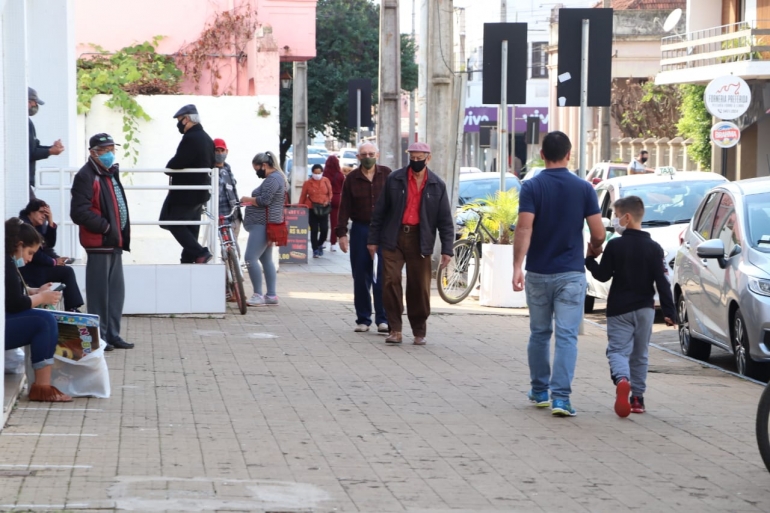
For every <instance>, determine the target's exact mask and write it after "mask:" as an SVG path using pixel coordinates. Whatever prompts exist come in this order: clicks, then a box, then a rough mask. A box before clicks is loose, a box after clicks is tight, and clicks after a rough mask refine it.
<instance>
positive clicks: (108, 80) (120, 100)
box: [77, 36, 182, 163]
mask: <svg viewBox="0 0 770 513" xmlns="http://www.w3.org/2000/svg"><path fill="white" fill-rule="evenodd" d="M161 39H163V36H155V37H154V38H153V40H152V41H151V42H144V43H141V44H137V45H133V46H127V47H125V48H122V49H120V50H118V51H117V52H115V53H110V52H107V51H106V50H104V48H102V47H100V46H95V45H92V46H94V48H95V50H96V52H97V54H96V55H90V56H88V57H87V58H81V59H78V61H77V72H78V113H79V114H85V113H88V112H89V111H90V110H91V101H92V100H93V98H94V96H95V95H97V94H107V95H110V99H109V100H107V102H106V105H107V106H108V107H110V108H111V109H114V110H118V111H120V112H122V113H123V135H124V137H123V138H124V142H123V146H122V148H123V150H124V151H125V153H126V155H127V156H130V157H133V160H134V163H136V159H137V156H138V155H139V153H138V150H137V146H138V143H139V139H138V138H137V132H138V131H139V127H138V121H139V120H140V119H141V120H144V121H149V120H150V116H149V115H148V114H147V113H146V112H145V111H144V109H142V106H141V105H139V104H138V103H137V101H136V99H135V98H134V96H136V95H139V94H179V87H180V83H181V79H182V72H181V71H179V68H177V66H176V64H175V63H174V59H173V58H172V57H169V56H166V55H161V54H158V53H157V52H156V51H155V50H156V48H157V47H158V43H159V42H160V40H161Z"/></svg>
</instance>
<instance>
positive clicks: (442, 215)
mask: <svg viewBox="0 0 770 513" xmlns="http://www.w3.org/2000/svg"><path fill="white" fill-rule="evenodd" d="M407 152H408V153H409V165H408V166H407V167H404V168H401V169H399V170H397V171H393V172H392V173H391V174H390V175H389V176H388V179H387V181H386V182H385V188H384V189H383V192H382V194H380V197H379V198H378V199H377V204H376V206H375V207H374V212H372V221H371V223H370V225H369V237H368V245H367V249H368V250H369V255H370V257H371V258H372V260H373V259H374V256H375V255H376V254H377V251H378V249H379V248H380V247H381V248H382V257H383V260H384V262H383V276H382V277H380V276H379V275H378V276H377V279H378V280H380V279H382V280H383V284H382V302H383V305H384V307H385V313H386V314H387V316H388V326H389V328H390V334H389V335H388V337H387V338H386V339H385V342H386V343H388V344H400V343H401V342H402V334H401V332H402V319H401V315H402V313H403V311H404V303H403V292H402V287H401V273H402V271H403V269H404V265H406V310H407V317H408V318H409V324H410V325H411V327H412V334H413V335H414V345H417V346H421V345H425V344H426V339H425V335H426V332H427V321H428V316H429V315H430V282H431V257H432V255H433V247H434V245H435V243H436V232H437V231H438V234H439V238H440V241H441V263H440V266H441V267H442V268H443V267H446V266H447V265H448V264H449V261H450V259H451V257H452V255H453V254H454V252H453V250H452V245H453V244H454V240H455V223H454V218H453V216H452V210H451V209H450V207H449V197H448V195H447V190H446V184H445V183H444V182H443V180H441V178H439V177H438V176H436V175H435V174H434V173H433V172H432V171H431V170H430V169H428V163H429V162H430V146H428V145H427V144H426V143H414V144H412V145H411V146H409V148H408V149H407Z"/></svg>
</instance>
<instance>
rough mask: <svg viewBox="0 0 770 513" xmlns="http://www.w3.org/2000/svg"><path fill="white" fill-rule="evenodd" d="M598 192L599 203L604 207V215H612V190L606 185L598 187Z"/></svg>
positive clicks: (607, 216)
mask: <svg viewBox="0 0 770 513" xmlns="http://www.w3.org/2000/svg"><path fill="white" fill-rule="evenodd" d="M596 194H597V195H598V196H599V198H598V199H599V205H600V207H601V209H602V217H606V218H608V219H609V218H611V217H612V199H611V198H610V191H609V190H607V188H606V187H603V188H599V189H596Z"/></svg>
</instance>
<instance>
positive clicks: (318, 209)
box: [313, 185, 332, 217]
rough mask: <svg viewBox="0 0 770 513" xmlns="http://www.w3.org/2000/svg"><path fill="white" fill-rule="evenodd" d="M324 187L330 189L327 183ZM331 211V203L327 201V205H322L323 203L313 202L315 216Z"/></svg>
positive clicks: (327, 213) (324, 214) (326, 214)
mask: <svg viewBox="0 0 770 513" xmlns="http://www.w3.org/2000/svg"><path fill="white" fill-rule="evenodd" d="M326 188H327V189H330V188H331V187H330V186H329V185H327V186H326ZM330 192H331V191H330ZM331 211H332V204H331V203H329V204H328V205H324V204H323V203H315V202H313V214H315V215H316V217H323V216H328V215H329V213H330V212H331Z"/></svg>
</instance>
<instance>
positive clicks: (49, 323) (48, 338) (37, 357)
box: [5, 308, 59, 369]
mask: <svg viewBox="0 0 770 513" xmlns="http://www.w3.org/2000/svg"><path fill="white" fill-rule="evenodd" d="M58 339H59V326H58V325H57V324H56V319H54V318H53V315H51V312H47V311H45V310H40V309H37V308H30V309H29V310H24V311H23V312H19V313H6V314H5V350H6V351H7V350H9V349H16V348H18V347H24V346H27V345H28V346H29V347H30V351H31V360H32V368H33V369H41V368H43V367H45V366H46V365H52V364H53V353H54V351H56V342H57V341H58Z"/></svg>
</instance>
